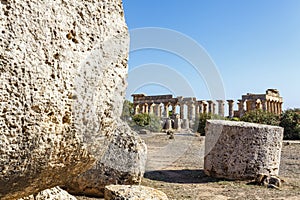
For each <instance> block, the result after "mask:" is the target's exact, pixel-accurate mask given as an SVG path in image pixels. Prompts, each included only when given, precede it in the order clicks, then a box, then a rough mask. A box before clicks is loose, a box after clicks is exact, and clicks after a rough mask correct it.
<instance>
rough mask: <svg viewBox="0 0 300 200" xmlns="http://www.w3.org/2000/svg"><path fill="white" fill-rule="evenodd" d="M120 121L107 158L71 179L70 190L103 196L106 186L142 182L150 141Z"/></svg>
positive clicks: (105, 153) (107, 151) (71, 191)
mask: <svg viewBox="0 0 300 200" xmlns="http://www.w3.org/2000/svg"><path fill="white" fill-rule="evenodd" d="M118 124H119V126H118V128H117V130H116V132H115V135H114V136H113V138H112V140H111V141H110V142H109V144H108V145H107V148H106V150H105V152H104V155H103V157H102V158H101V159H100V160H98V161H97V163H96V165H94V167H93V168H92V169H90V170H88V171H87V172H85V173H83V174H81V175H79V176H78V177H76V178H74V179H73V180H72V181H70V182H69V183H68V184H67V185H66V186H65V187H64V188H65V189H66V190H67V191H68V192H70V193H71V194H84V195H88V196H95V197H103V195H104V187H105V186H106V185H110V184H137V183H140V181H141V179H142V177H143V175H144V172H145V165H146V159H147V147H146V144H145V143H144V141H142V140H141V138H140V137H139V136H138V135H137V134H136V133H135V132H133V131H132V130H131V129H130V127H129V126H128V125H127V124H126V123H125V122H123V121H119V122H118Z"/></svg>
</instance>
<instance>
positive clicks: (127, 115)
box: [121, 100, 134, 121]
mask: <svg viewBox="0 0 300 200" xmlns="http://www.w3.org/2000/svg"><path fill="white" fill-rule="evenodd" d="M133 114H134V110H133V103H131V102H130V101H128V100H125V101H124V103H123V111H122V115H121V119H123V120H124V121H128V120H130V119H131V118H132V116H133Z"/></svg>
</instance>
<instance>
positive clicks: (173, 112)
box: [172, 104, 176, 115]
mask: <svg viewBox="0 0 300 200" xmlns="http://www.w3.org/2000/svg"><path fill="white" fill-rule="evenodd" d="M172 114H173V115H175V114H176V104H172Z"/></svg>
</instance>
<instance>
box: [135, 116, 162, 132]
mask: <svg viewBox="0 0 300 200" xmlns="http://www.w3.org/2000/svg"><path fill="white" fill-rule="evenodd" d="M132 120H133V122H134V123H133V124H132V123H130V124H129V125H130V126H131V127H132V128H133V129H135V130H139V129H141V128H143V129H148V130H150V131H152V132H159V131H161V129H162V127H161V121H160V119H159V117H157V116H155V115H148V114H146V113H141V114H136V115H134V116H133V118H132Z"/></svg>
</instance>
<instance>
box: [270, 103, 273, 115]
mask: <svg viewBox="0 0 300 200" xmlns="http://www.w3.org/2000/svg"><path fill="white" fill-rule="evenodd" d="M270 112H271V113H273V112H274V104H273V101H270Z"/></svg>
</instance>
